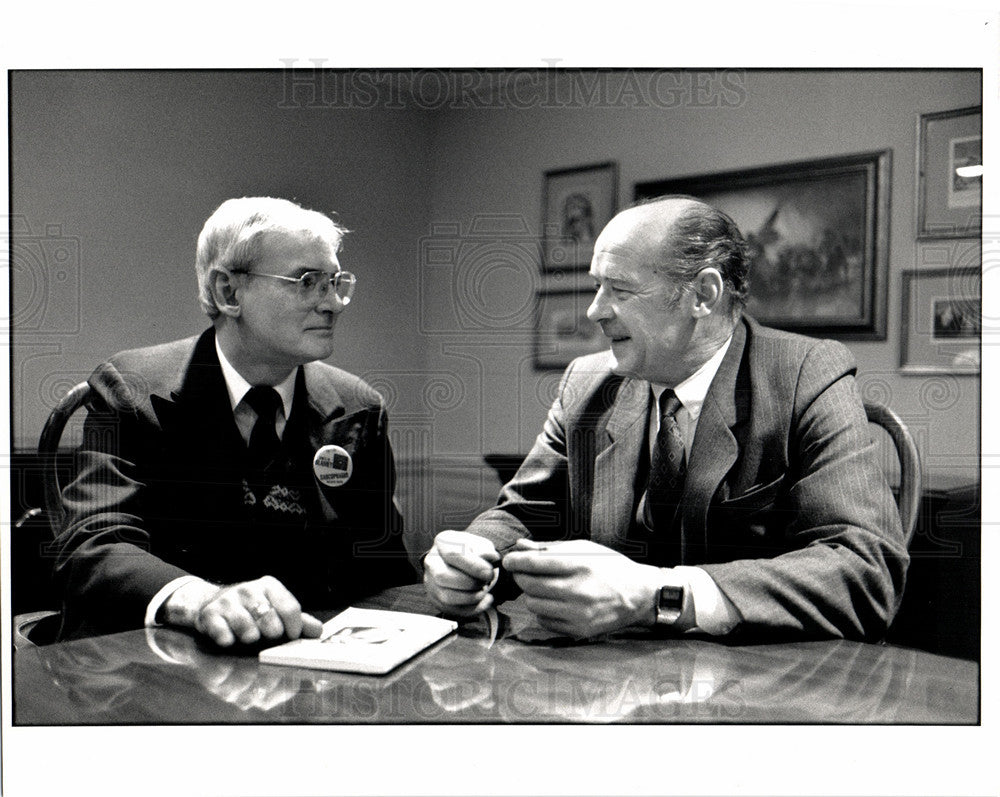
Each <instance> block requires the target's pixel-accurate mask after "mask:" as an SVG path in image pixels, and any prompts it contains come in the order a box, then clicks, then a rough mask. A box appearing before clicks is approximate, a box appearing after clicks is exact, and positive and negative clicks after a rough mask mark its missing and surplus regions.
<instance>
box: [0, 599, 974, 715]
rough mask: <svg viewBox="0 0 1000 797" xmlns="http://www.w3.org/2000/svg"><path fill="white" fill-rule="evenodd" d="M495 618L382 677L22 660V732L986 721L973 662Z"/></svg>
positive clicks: (150, 634) (856, 646) (77, 658)
mask: <svg viewBox="0 0 1000 797" xmlns="http://www.w3.org/2000/svg"><path fill="white" fill-rule="evenodd" d="M498 620H499V627H496V626H495V627H492V628H490V627H489V626H488V625H487V624H486V623H485V622H484V621H482V620H480V621H477V622H472V623H466V624H464V625H463V627H462V628H461V629H460V632H459V634H457V635H454V636H452V637H450V638H448V639H446V640H444V641H443V642H441V643H439V644H438V645H436V646H435V647H433V648H431V649H430V650H428V651H425V652H424V653H422V654H420V655H419V656H418V657H416V658H415V659H413V660H412V661H410V662H408V663H406V664H404V665H403V666H401V667H400V668H398V669H397V670H395V671H394V672H392V673H390V674H389V675H387V676H359V675H353V674H346V673H336V672H327V671H323V670H309V669H303V668H294V667H282V666H276V665H261V664H259V663H258V661H257V658H256V654H255V652H254V651H245V652H243V653H237V654H233V653H232V652H220V651H219V650H218V649H217V648H214V647H213V646H212V645H211V643H208V642H203V641H201V640H199V639H196V638H195V637H193V636H191V635H189V634H187V633H185V632H182V631H178V630H174V629H166V628H158V629H146V630H145V631H139V632H127V633H124V634H115V635H111V636H106V637H95V638H91V639H83V640H79V641H75V642H71V643H65V644H59V645H52V646H48V647H42V648H34V649H29V650H27V651H19V652H18V658H17V660H16V662H15V664H16V665H17V667H16V671H15V701H14V702H15V722H17V723H57V724H58V723H61V722H72V723H155V724H167V723H186V724H195V723H254V722H284V723H311V722H317V723H322V722H327V723H366V722H378V723H399V722H405V723H425V722H447V723H467V722H509V723H550V722H574V723H575V722H583V723H608V722H623V721H624V722H653V723H656V722H698V723H757V722H768V723H774V722H793V723H973V722H976V721H977V716H978V715H977V712H978V686H977V680H978V667H977V665H976V664H975V663H973V662H967V661H960V660H956V659H946V658H943V657H939V656H933V655H931V654H928V653H923V652H920V651H915V650H907V649H900V648H892V647H885V646H880V645H869V644H861V643H856V642H847V641H843V640H839V641H819V642H800V643H785V644H767V645H743V646H729V645H725V644H720V643H718V642H715V641H710V640H703V639H689V638H681V639H676V638H675V639H663V638H655V637H652V636H650V635H648V634H633V635H628V634H626V635H622V636H615V637H612V638H608V639H603V640H600V641H590V642H581V643H568V641H567V640H553V639H547V638H546V637H545V634H539V633H532V632H531V629H530V628H529V627H528V626H529V625H530V618H527V619H526V618H525V616H524V615H523V614H521V613H520V612H519V610H518V607H517V606H516V605H511V606H509V605H507V604H505V605H504V606H503V607H501V612H500V615H499V617H498ZM535 630H536V631H537V629H535ZM494 636H495V639H494ZM526 640H527V641H526Z"/></svg>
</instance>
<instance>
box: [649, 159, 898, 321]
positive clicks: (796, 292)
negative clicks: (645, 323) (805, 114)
mask: <svg viewBox="0 0 1000 797" xmlns="http://www.w3.org/2000/svg"><path fill="white" fill-rule="evenodd" d="M891 170H892V151H891V150H880V151H875V152H864V153H858V154H853V155H844V156H838V157H831V158H822V159H817V160H809V161H798V162H793V163H784V164H777V165H772V166H763V167H758V168H752V169H743V170H738V171H729V172H719V173H715V174H707V175H697V176H691V177H680V178H670V179H665V180H651V181H646V182H640V183H636V185H635V198H636V199H649V198H652V197H657V196H662V195H666V194H688V195H691V196H695V197H697V198H699V199H702V200H704V201H705V202H708V203H709V204H711V205H713V206H714V207H716V208H718V209H719V210H722V211H723V212H725V213H726V214H728V215H729V216H730V217H731V218H732V219H733V221H735V222H736V224H737V226H738V227H739V228H740V231H741V232H742V233H743V234H744V236H746V238H747V242H748V245H749V251H750V258H751V264H750V294H749V297H748V301H747V312H748V313H749V314H750V315H752V316H754V317H755V318H756V319H757V320H759V321H760V322H761V323H764V324H767V325H768V326H773V327H778V328H780V329H786V330H790V331H794V332H801V333H805V334H810V335H824V336H830V337H838V338H842V339H852V340H885V337H886V304H887V293H886V283H887V281H888V272H889V196H890V177H891Z"/></svg>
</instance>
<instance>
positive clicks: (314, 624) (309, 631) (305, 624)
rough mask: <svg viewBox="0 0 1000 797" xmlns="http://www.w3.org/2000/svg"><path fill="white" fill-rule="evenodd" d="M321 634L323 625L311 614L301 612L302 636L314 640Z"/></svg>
mask: <svg viewBox="0 0 1000 797" xmlns="http://www.w3.org/2000/svg"><path fill="white" fill-rule="evenodd" d="M322 633H323V623H321V622H320V621H319V620H317V619H316V618H315V617H313V616H312V615H311V614H306V613H305V612H302V636H304V637H309V638H310V639H315V638H316V637H318V636H320V635H321V634H322Z"/></svg>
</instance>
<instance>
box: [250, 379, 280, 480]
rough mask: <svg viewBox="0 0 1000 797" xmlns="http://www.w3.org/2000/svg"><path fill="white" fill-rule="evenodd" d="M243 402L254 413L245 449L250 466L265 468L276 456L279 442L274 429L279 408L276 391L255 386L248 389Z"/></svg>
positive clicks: (262, 386)
mask: <svg viewBox="0 0 1000 797" xmlns="http://www.w3.org/2000/svg"><path fill="white" fill-rule="evenodd" d="M245 401H246V402H247V404H249V405H250V406H251V407H252V408H253V411H254V412H255V413H257V421H256V423H254V425H253V430H252V431H251V432H250V444H249V447H248V449H247V451H248V454H249V457H250V464H251V465H252V466H253V467H255V468H261V469H263V468H265V467H266V466H267V465H268V464H269V463H270V462H271V461H272V460H273V459H274V458H275V456H277V454H278V449H279V448H280V447H281V442H280V441H279V440H278V433H277V431H276V430H275V428H274V417H275V415H276V414H277V412H278V407H280V406H281V397H280V396H278V391H276V390H275V389H274V388H273V387H268V386H267V385H257V386H256V387H252V388H250V390H249V392H248V393H247V394H246V397H245Z"/></svg>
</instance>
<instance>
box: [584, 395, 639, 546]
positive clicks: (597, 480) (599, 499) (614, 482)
mask: <svg viewBox="0 0 1000 797" xmlns="http://www.w3.org/2000/svg"><path fill="white" fill-rule="evenodd" d="M651 395H652V394H651V393H650V388H649V382H644V381H640V380H634V379H626V380H624V381H623V382H622V384H621V386H620V387H619V389H618V393H617V395H616V397H615V402H614V404H613V405H612V407H611V412H610V415H609V416H608V422H607V425H606V426H605V432H606V435H605V437H604V439H603V441H602V442H603V448H601V449H600V450H598V452H597V456H596V458H595V461H594V497H593V502H592V506H591V517H590V530H591V539H593V540H594V541H595V542H598V543H601V544H603V545H607V546H609V547H615V548H621V547H622V545H623V544H625V540H626V537H627V535H628V530H629V527H630V526H631V524H632V512H633V509H634V498H635V495H634V490H633V489H632V488H633V485H634V483H635V479H636V473H637V471H638V469H639V463H640V462H642V461H643V450H642V447H643V444H644V443H645V441H646V429H647V419H648V413H649V400H650V396H651ZM599 445H600V443H599Z"/></svg>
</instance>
